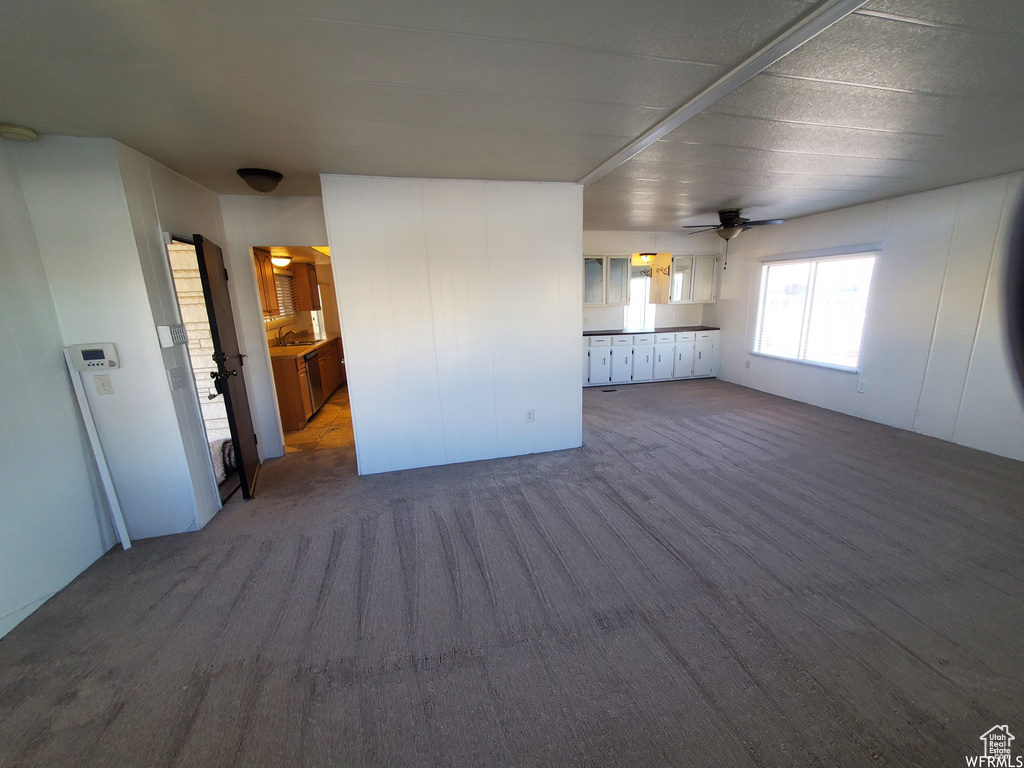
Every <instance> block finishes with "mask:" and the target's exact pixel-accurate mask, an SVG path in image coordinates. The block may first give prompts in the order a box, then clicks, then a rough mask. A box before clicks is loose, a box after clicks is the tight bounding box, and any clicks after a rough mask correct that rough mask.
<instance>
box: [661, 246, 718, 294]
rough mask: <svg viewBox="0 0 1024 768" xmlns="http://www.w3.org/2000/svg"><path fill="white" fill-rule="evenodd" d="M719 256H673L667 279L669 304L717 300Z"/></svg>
mask: <svg viewBox="0 0 1024 768" xmlns="http://www.w3.org/2000/svg"><path fill="white" fill-rule="evenodd" d="M717 263H718V257H717V256H673V257H672V262H671V265H670V266H669V268H668V270H667V272H668V280H667V291H666V292H667V294H668V296H667V298H668V303H669V304H696V303H707V302H712V301H714V300H715V276H716V270H715V265H716V264H717Z"/></svg>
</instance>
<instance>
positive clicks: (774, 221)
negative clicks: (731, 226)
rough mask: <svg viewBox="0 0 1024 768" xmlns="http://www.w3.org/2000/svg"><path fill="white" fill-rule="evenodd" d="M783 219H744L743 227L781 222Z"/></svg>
mask: <svg viewBox="0 0 1024 768" xmlns="http://www.w3.org/2000/svg"><path fill="white" fill-rule="evenodd" d="M784 221H785V219H762V220H761V221H746V222H744V223H743V226H744V227H760V226H763V225H765V224H782V223H783V222H784Z"/></svg>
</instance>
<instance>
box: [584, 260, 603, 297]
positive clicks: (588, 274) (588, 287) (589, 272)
mask: <svg viewBox="0 0 1024 768" xmlns="http://www.w3.org/2000/svg"><path fill="white" fill-rule="evenodd" d="M583 303H584V304H604V256H586V257H584V259H583Z"/></svg>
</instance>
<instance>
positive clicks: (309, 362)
mask: <svg viewBox="0 0 1024 768" xmlns="http://www.w3.org/2000/svg"><path fill="white" fill-rule="evenodd" d="M319 357H320V353H319V352H317V351H316V350H315V349H314V350H313V351H312V352H307V353H306V354H305V355H303V356H302V359H303V360H305V361H306V379H307V380H308V381H309V397H310V399H311V400H312V401H313V413H316V412H317V411H319V410H320V406H321V405H323V404H324V383H323V381H321V380H320V360H319V359H318V358H319Z"/></svg>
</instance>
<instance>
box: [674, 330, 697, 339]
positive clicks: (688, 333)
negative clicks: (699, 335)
mask: <svg viewBox="0 0 1024 768" xmlns="http://www.w3.org/2000/svg"><path fill="white" fill-rule="evenodd" d="M693 337H694V332H693V331H685V332H683V333H677V334H676V341H693Z"/></svg>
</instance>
